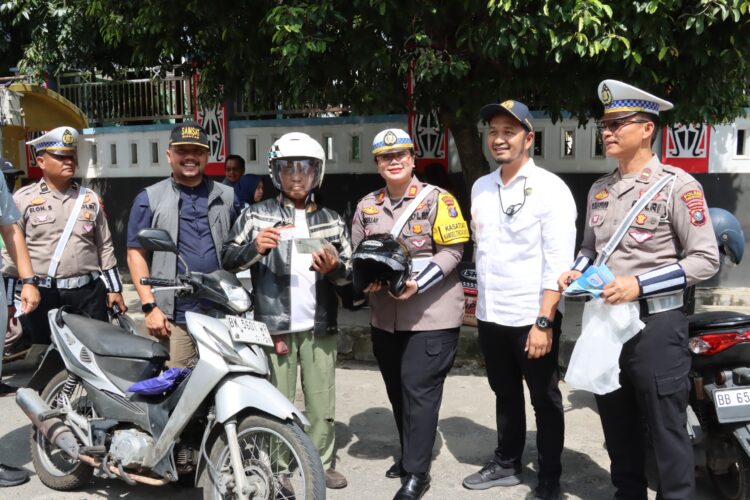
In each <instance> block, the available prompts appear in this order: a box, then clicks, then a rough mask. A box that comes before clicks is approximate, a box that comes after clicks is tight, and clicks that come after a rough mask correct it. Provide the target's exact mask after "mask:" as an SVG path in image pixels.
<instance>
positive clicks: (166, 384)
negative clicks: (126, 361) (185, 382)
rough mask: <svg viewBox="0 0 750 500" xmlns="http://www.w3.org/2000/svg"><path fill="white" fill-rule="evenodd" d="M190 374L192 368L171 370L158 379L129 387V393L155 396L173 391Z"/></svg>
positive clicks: (150, 379) (142, 381)
mask: <svg viewBox="0 0 750 500" xmlns="http://www.w3.org/2000/svg"><path fill="white" fill-rule="evenodd" d="M189 373H190V368H170V369H169V370H166V371H164V372H162V373H160V374H159V376H158V377H154V378H149V379H146V380H141V381H140V382H136V383H135V384H133V385H131V386H130V387H128V392H134V393H136V394H140V395H142V396H155V395H157V394H164V393H165V392H168V391H171V390H172V389H173V388H174V387H176V386H177V383H178V382H179V381H180V380H182V379H183V378H185V377H187V376H188V374H189Z"/></svg>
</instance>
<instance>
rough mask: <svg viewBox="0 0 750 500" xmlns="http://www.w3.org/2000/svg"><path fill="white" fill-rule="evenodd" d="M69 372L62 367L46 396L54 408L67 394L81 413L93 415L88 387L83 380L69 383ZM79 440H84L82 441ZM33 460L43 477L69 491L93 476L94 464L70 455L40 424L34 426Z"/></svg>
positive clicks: (55, 488) (47, 401)
mask: <svg viewBox="0 0 750 500" xmlns="http://www.w3.org/2000/svg"><path fill="white" fill-rule="evenodd" d="M67 381H68V372H67V371H64V370H63V371H61V372H60V373H58V374H57V375H55V376H54V377H53V378H52V380H50V381H49V383H48V384H47V386H46V387H45V388H44V390H43V391H42V399H43V400H44V402H45V403H47V405H48V406H49V407H50V408H56V407H58V406H59V405H60V404H61V401H62V400H63V398H67V400H68V401H70V406H71V408H72V409H73V410H75V411H76V413H78V414H79V415H84V416H87V417H91V416H93V409H92V408H91V404H90V402H89V401H88V397H87V394H86V389H84V387H83V385H82V384H81V383H80V381H77V382H75V383H72V384H68V385H66V382H67ZM79 444H82V443H80V442H79ZM31 461H32V463H33V464H34V469H35V470H36V473H37V475H38V476H39V479H40V480H41V481H42V483H44V484H45V485H46V486H47V487H49V488H52V489H53V490H59V491H69V490H75V489H77V488H80V487H81V486H83V485H84V484H86V483H88V482H89V481H90V480H91V476H92V475H93V473H94V470H93V469H92V468H91V466H89V465H87V464H85V463H83V462H81V461H79V460H73V459H72V458H70V457H69V456H68V455H67V454H66V453H65V452H64V451H62V450H61V449H59V448H58V447H56V446H55V445H53V444H52V443H50V442H49V441H48V440H47V438H46V437H44V434H42V432H41V431H39V430H37V429H36V427H32V429H31Z"/></svg>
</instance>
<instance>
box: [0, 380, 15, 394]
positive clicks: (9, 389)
mask: <svg viewBox="0 0 750 500" xmlns="http://www.w3.org/2000/svg"><path fill="white" fill-rule="evenodd" d="M17 390H18V387H14V386H12V385H8V384H6V383H5V382H0V398H3V397H5V396H13V395H14V394H15V393H16V391H17Z"/></svg>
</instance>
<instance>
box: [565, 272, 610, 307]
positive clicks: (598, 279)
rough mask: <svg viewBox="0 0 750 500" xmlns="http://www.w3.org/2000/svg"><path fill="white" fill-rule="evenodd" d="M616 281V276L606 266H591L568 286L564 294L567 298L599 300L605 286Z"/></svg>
mask: <svg viewBox="0 0 750 500" xmlns="http://www.w3.org/2000/svg"><path fill="white" fill-rule="evenodd" d="M614 279H615V275H614V274H612V271H610V270H609V268H607V266H606V265H605V264H602V265H600V266H589V268H588V269H586V271H585V272H584V273H583V274H582V275H581V276H579V277H578V279H577V280H575V281H574V282H573V283H571V284H570V286H568V288H566V289H565V291H564V292H563V295H564V296H566V297H585V298H595V299H598V298H599V296H600V295H601V294H602V290H603V289H604V285H606V284H607V283H609V282H610V281H612V280H614Z"/></svg>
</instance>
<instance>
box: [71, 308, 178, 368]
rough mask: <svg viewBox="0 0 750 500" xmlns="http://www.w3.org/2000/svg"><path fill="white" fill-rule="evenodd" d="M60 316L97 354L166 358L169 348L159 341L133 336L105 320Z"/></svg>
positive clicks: (118, 356)
mask: <svg viewBox="0 0 750 500" xmlns="http://www.w3.org/2000/svg"><path fill="white" fill-rule="evenodd" d="M61 319H62V321H63V322H64V323H65V324H66V325H67V326H68V328H70V331H71V332H73V335H75V336H76V338H77V339H78V340H80V341H81V343H82V344H83V345H85V346H86V347H87V348H88V349H89V350H91V352H93V353H94V354H97V355H99V356H105V357H117V358H134V359H154V358H157V359H165V360H166V359H169V350H168V349H167V348H166V347H164V346H163V345H161V344H160V343H158V342H154V341H153V340H149V339H147V338H144V337H138V336H135V335H132V334H130V333H128V332H126V331H125V330H123V329H122V328H120V327H118V326H115V325H112V324H110V323H107V322H105V321H99V320H96V319H91V318H87V317H86V316H80V315H78V314H70V313H63V314H62V315H61Z"/></svg>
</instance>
